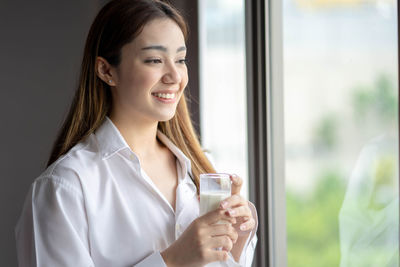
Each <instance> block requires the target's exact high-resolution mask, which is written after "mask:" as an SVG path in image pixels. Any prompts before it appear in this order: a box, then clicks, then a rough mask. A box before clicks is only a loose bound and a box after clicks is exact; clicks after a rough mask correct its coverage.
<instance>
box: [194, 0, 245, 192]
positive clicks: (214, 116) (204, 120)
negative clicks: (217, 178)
mask: <svg viewBox="0 0 400 267" xmlns="http://www.w3.org/2000/svg"><path fill="white" fill-rule="evenodd" d="M199 5H200V6H199V10H200V40H201V41H200V44H201V45H200V58H201V75H200V77H201V82H200V86H201V91H200V109H201V113H200V114H201V115H200V117H201V118H200V120H201V139H202V145H203V147H204V148H205V149H207V150H209V152H210V156H211V158H212V161H213V163H214V166H215V167H216V169H217V171H218V172H228V173H236V174H237V175H239V176H241V177H242V178H243V180H244V185H243V187H242V194H243V195H244V196H246V197H248V183H247V119H246V87H245V86H246V76H245V73H246V71H245V70H246V69H245V34H244V0H201V1H199Z"/></svg>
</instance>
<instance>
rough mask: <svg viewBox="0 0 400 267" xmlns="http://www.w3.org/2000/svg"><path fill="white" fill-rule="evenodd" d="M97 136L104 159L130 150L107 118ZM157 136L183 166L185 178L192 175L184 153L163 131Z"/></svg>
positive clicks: (97, 131) (96, 133)
mask: <svg viewBox="0 0 400 267" xmlns="http://www.w3.org/2000/svg"><path fill="white" fill-rule="evenodd" d="M95 135H96V137H97V141H98V146H99V149H100V153H101V156H102V158H103V159H106V158H109V157H111V156H112V155H114V154H115V153H117V152H119V151H121V150H123V149H125V148H128V149H130V148H129V145H128V144H127V143H126V141H125V139H124V138H123V137H122V135H121V133H120V131H119V130H118V128H117V127H116V126H115V125H114V123H113V122H112V121H111V119H110V118H109V117H108V116H106V118H105V120H104V122H103V123H102V125H101V126H100V127H99V128H98V129H97V130H96V131H95ZM157 136H158V138H159V140H160V141H161V142H162V143H163V144H164V145H165V146H166V147H168V149H169V150H171V152H172V153H173V154H174V155H175V156H176V158H177V159H178V161H179V163H180V164H181V166H182V171H183V176H182V177H185V176H186V175H185V174H186V173H191V171H192V170H191V162H190V160H189V159H188V158H187V157H186V155H185V154H183V152H182V151H181V150H180V149H179V148H178V147H176V146H175V145H174V144H173V143H172V141H171V140H169V139H168V137H167V136H166V135H164V134H163V133H162V132H161V131H157Z"/></svg>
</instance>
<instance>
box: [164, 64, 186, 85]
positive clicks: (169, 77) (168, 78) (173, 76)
mask: <svg viewBox="0 0 400 267" xmlns="http://www.w3.org/2000/svg"><path fill="white" fill-rule="evenodd" d="M181 80H182V76H181V74H180V72H179V70H178V69H177V67H176V66H175V64H174V63H170V64H168V65H167V66H166V69H165V73H164V76H163V77H162V81H163V82H164V83H168V84H169V83H173V84H176V83H180V82H181Z"/></svg>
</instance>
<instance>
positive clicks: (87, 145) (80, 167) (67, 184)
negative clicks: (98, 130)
mask: <svg viewBox="0 0 400 267" xmlns="http://www.w3.org/2000/svg"><path fill="white" fill-rule="evenodd" d="M100 161H101V155H100V153H99V151H98V146H97V142H96V140H95V137H94V136H93V135H91V136H89V137H88V138H86V139H85V140H83V141H81V142H79V143H78V144H76V145H75V146H74V147H72V148H71V149H70V150H69V151H68V152H67V153H66V154H64V155H62V156H61V157H60V158H58V159H57V160H56V161H55V162H54V163H52V164H51V165H50V166H48V167H47V169H46V170H45V171H44V172H43V173H42V174H41V175H40V176H39V177H37V178H36V179H35V181H34V185H35V184H52V185H55V186H59V187H64V188H67V189H70V190H72V191H81V183H82V181H81V179H82V177H85V176H87V175H86V174H87V173H90V172H92V170H93V169H95V168H97V167H98V165H99V162H100Z"/></svg>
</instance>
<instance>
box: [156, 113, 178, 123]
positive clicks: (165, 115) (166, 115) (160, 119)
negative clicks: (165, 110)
mask: <svg viewBox="0 0 400 267" xmlns="http://www.w3.org/2000/svg"><path fill="white" fill-rule="evenodd" d="M174 116H175V112H174V113H171V114H163V115H162V116H160V117H159V118H158V121H160V122H161V121H169V120H171V119H172V118H173V117H174Z"/></svg>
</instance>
